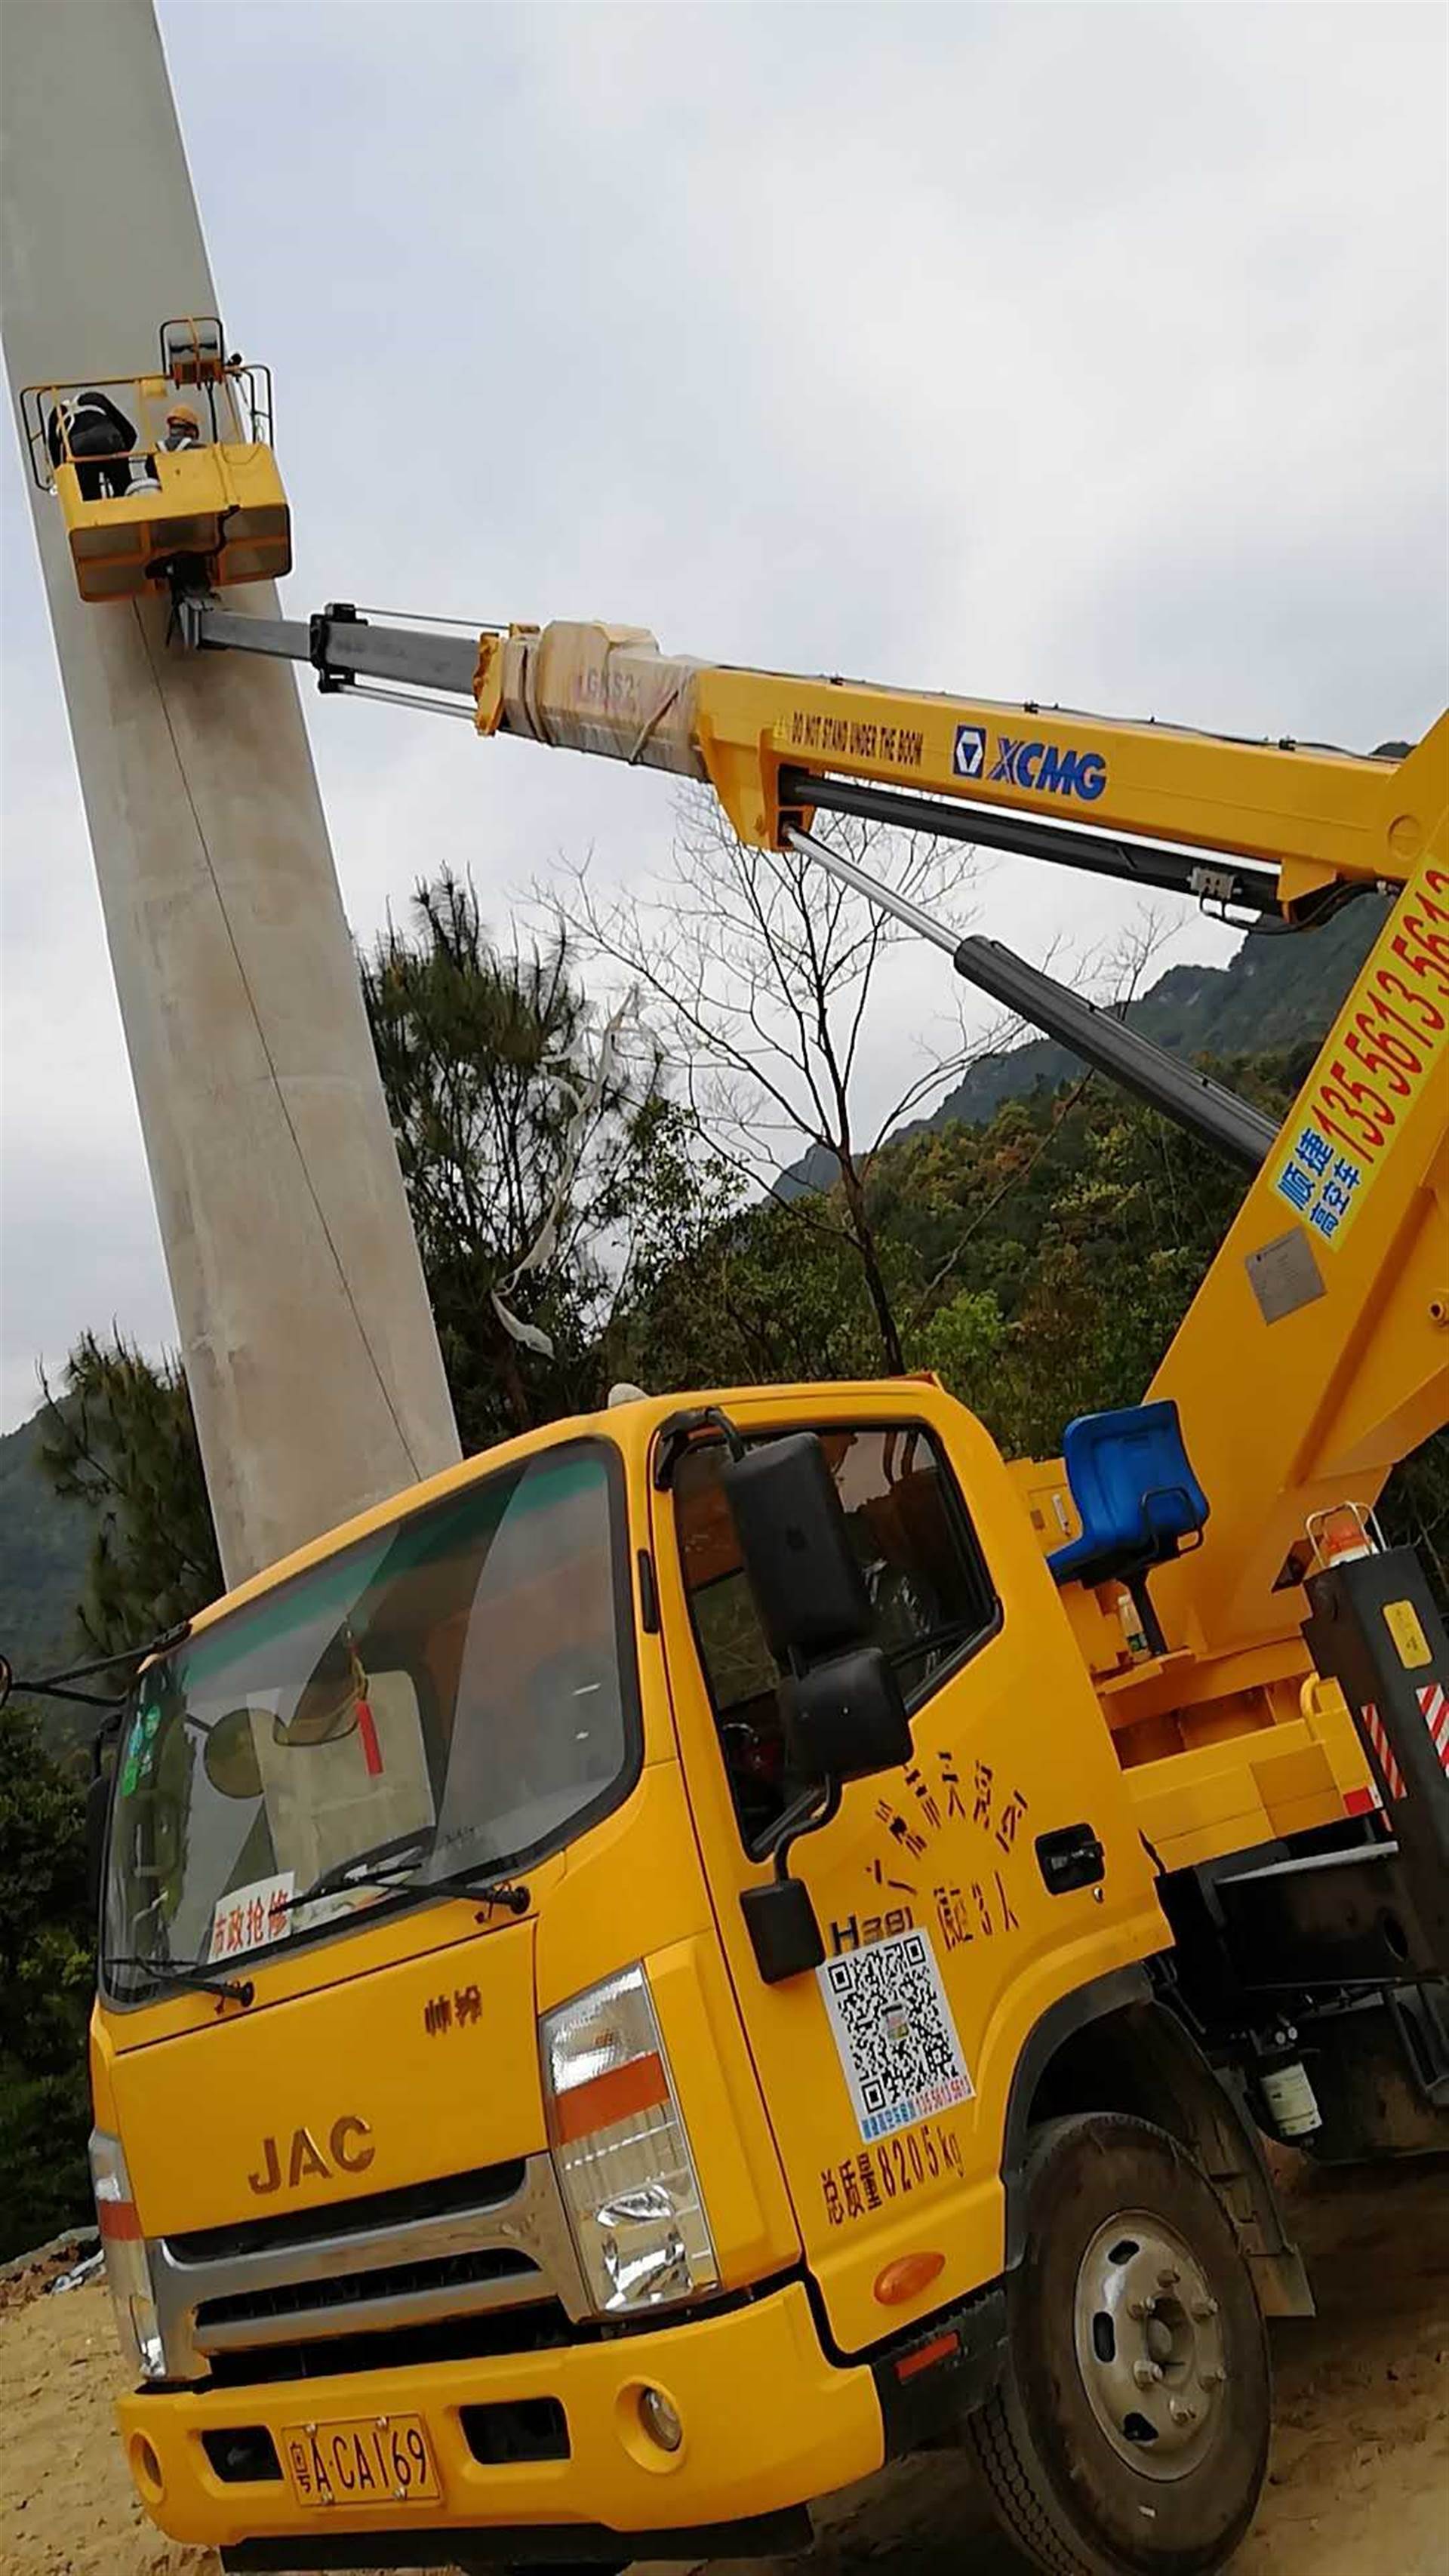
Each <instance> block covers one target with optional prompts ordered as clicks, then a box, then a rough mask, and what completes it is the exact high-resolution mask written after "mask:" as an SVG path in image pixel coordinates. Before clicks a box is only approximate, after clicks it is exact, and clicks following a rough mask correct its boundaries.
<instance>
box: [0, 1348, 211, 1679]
mask: <svg viewBox="0 0 1449 2576" xmlns="http://www.w3.org/2000/svg"><path fill="white" fill-rule="evenodd" d="M45 1396H46V1413H47V1421H48V1429H47V1432H46V1436H45V1438H44V1439H43V1441H42V1444H41V1452H40V1454H41V1460H42V1463H43V1465H44V1466H45V1469H46V1471H47V1473H48V1475H49V1476H50V1479H51V1481H52V1483H53V1485H54V1487H55V1490H56V1492H57V1493H59V1494H62V1495H66V1496H69V1497H71V1498H73V1499H75V1500H77V1501H80V1502H83V1503H85V1504H87V1505H88V1506H89V1507H90V1509H91V1510H92V1511H93V1512H94V1514H95V1516H96V1527H95V1536H94V1539H93V1541H92V1544H91V1555H90V1563H89V1566H88V1569H87V1577H86V1593H85V1599H84V1601H83V1602H82V1603H81V1604H80V1606H79V1609H78V1613H77V1616H78V1624H79V1627H80V1630H81V1632H82V1634H83V1636H84V1637H85V1638H86V1640H87V1641H88V1642H89V1643H90V1644H91V1645H92V1646H93V1647H94V1648H95V1649H96V1650H97V1651H98V1652H100V1653H108V1652H111V1651H113V1650H118V1649H120V1648H122V1647H126V1646H134V1645H138V1644H142V1643H144V1642H145V1640H146V1638H147V1637H149V1636H154V1635H155V1634H157V1632H158V1631H159V1630H161V1629H163V1628H169V1627H172V1626H174V1624H175V1623H176V1621H177V1620H179V1619H185V1618H189V1617H190V1615H191V1614H192V1612H193V1611H196V1610H199V1609H201V1607H202V1606H203V1604H204V1603H205V1602H207V1601H214V1600H215V1598H216V1596H217V1594H218V1592H220V1591H221V1589H222V1577H221V1561H220V1558H219V1557H218V1555H217V1548H216V1534H215V1531H214V1530H213V1528H212V1522H211V1510H210V1506H209V1504H208V1502H207V1499H206V1480H205V1478H204V1476H203V1474H202V1469H201V1453H200V1449H199V1447H198V1445H197V1438H196V1424H195V1420H194V1418H193V1415H192V1411H191V1398H190V1396H189V1394H188V1393H187V1388H186V1375H185V1371H184V1370H183V1368H182V1366H181V1362H180V1360H179V1359H177V1358H175V1357H172V1356H163V1357H162V1358H160V1359H159V1360H152V1359H149V1358H148V1357H147V1356H146V1354H145V1352H143V1351H140V1350H137V1349H136V1348H135V1346H134V1344H132V1343H130V1342H128V1341H126V1339H125V1338H124V1336H123V1335H122V1334H119V1333H118V1334H116V1335H115V1336H114V1338H113V1339H112V1340H111V1341H109V1342H103V1341H102V1340H101V1339H100V1337H99V1335H97V1334H95V1333H83V1334H82V1336H81V1338H80V1340H79V1341H78V1342H77V1344H76V1346H75V1349H74V1350H73V1351H72V1352H71V1355H70V1358H69V1359H68V1361H67V1362H66V1368H65V1385H64V1394H63V1396H62V1397H61V1398H60V1399H59V1400H57V1399H56V1398H55V1397H54V1396H52V1394H51V1392H50V1389H49V1387H48V1386H47V1387H46V1389H45Z"/></svg>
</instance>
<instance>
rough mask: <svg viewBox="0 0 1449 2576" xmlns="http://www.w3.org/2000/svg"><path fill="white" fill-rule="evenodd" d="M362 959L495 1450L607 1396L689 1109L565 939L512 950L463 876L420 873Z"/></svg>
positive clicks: (391, 1085) (400, 1129)
mask: <svg viewBox="0 0 1449 2576" xmlns="http://www.w3.org/2000/svg"><path fill="white" fill-rule="evenodd" d="M361 971H362V988H363V997H364V1000H365V1002H366V1005H367V1014H368V1019H369V1021H370V1023H371V1028H372V1038H373V1044H374V1047H375V1048H376V1051H377V1060H378V1065H379V1068H380V1070H381V1074H382V1081H383V1090H384V1092H385V1094H386V1097H387V1105H388V1113H389V1116H390V1118H391V1121H392V1130H393V1135H394V1137H395V1139H396V1142H397V1149H398V1156H399V1159H400V1162H401V1164H402V1174H403V1182H404V1185H405V1187H406V1190H407V1194H408V1202H409V1205H410V1207H411V1210H412V1217H413V1224H414V1227H415V1229H416V1232H417V1238H418V1249H419V1252H420V1253H421V1256H422V1263H423V1269H424V1272H425V1274H426V1277H427V1282H428V1290H429V1294H430V1296H431V1299H432V1306H433V1313H434V1316H435V1318H436V1320H437V1326H438V1334H439V1339H440V1341H441V1344H442V1351H443V1363H444V1366H445V1368H446V1370H447V1373H448V1382H449V1386H450V1387H451V1390H452V1395H453V1403H454V1407H455V1410H456V1412H457V1416H458V1428H459V1431H460V1433H461V1435H462V1439H463V1445H464V1448H465V1449H470V1450H471V1449H479V1448H483V1447H485V1446H487V1445H488V1443H489V1442H491V1441H495V1440H499V1439H504V1438H507V1437H508V1436H510V1435H511V1434H512V1433H514V1432H518V1431H525V1430H528V1429H530V1428H531V1427H532V1426H533V1424H535V1423H537V1422H543V1421H548V1420H550V1419H551V1418H553V1417H554V1416H556V1415H558V1414H560V1413H568V1412H573V1411H576V1410H578V1409H579V1408H580V1407H582V1406H586V1405H590V1404H593V1403H595V1402H597V1400H598V1398H599V1395H600V1393H601V1388H600V1385H599V1373H600V1358H601V1353H602V1351H603V1350H604V1348H605V1346H606V1345H607V1344H608V1341H609V1335H610V1326H611V1323H612V1319H613V1316H614V1311H615V1308H616V1306H617V1304H618V1302H619V1299H620V1296H621V1293H622V1291H623V1289H624V1286H625V1283H626V1282H627V1281H628V1279H629V1277H630V1276H631V1273H632V1271H633V1267H634V1264H635V1262H636V1261H637V1260H638V1258H639V1256H640V1252H641V1248H642V1247H644V1246H646V1245H648V1244H650V1243H651V1242H653V1241H654V1240H655V1239H656V1237H657V1235H658V1232H659V1229H660V1227H661V1226H662V1225H664V1224H665V1223H666V1222H667V1220H668V1215H669V1211H670V1208H671V1206H672V1205H674V1203H675V1202H677V1200H678V1199H679V1197H680V1195H681V1193H682V1192H684V1190H685V1188H686V1184H687V1179H688V1157H687V1155H686V1154H685V1153H684V1150H683V1141H684V1140H683V1133H682V1126H681V1122H680V1121H679V1118H678V1113H677V1112H675V1111H673V1110H671V1107H670V1104H669V1103H668V1102H667V1100H666V1099H665V1098H664V1096H663V1093H662V1090H661V1084H660V1066H659V1057H658V1053H657V1051H656V1050H655V1049H654V1048H653V1047H652V1046H650V1045H649V1044H648V1043H647V1042H645V1041H642V1040H641V1038H640V1036H639V1033H638V1032H637V1030H634V1031H631V1032H630V1034H629V1037H628V1039H627V1040H626V1039H625V1038H624V1035H623V1033H622V1032H617V1033H616V1032H615V1030H614V1027H613V1024H612V1023H606V1024H604V1025H603V1026H602V1027H601V1026H600V1024H599V1017H598V1014H597V1013H595V1012H594V1011H593V1010H592V1009H591V1007H590V1005H589V1002H588V1000H587V997H586V995H585V994H584V992H583V989H582V987H581V985H580V982H579V980H578V977H577V975H576V974H575V972H574V970H573V964H572V958H571V954H570V949H569V945H568V941H567V937H566V936H565V935H562V934H561V935H560V936H558V937H557V938H556V939H555V940H554V941H553V942H552V943H551V944H550V945H549V946H547V947H545V948H542V949H539V950H535V951H534V952H533V953H531V954H528V955H507V954H503V953H500V952H499V951H498V950H497V949H496V948H495V947H494V946H493V945H492V943H491V942H490V940H489V938H488V935H487V933H486V931H485V929H484V927H483V922H482V917H481V914H480V911H479V907H478V902H477V898H476V896H475V895H474V893H473V891H472V889H471V887H469V886H467V885H465V884H464V883H463V882H462V881H461V880H460V879H459V878H457V877H454V876H452V875H450V874H448V873H446V872H445V873H444V874H443V875H442V876H441V877H439V878H438V879H437V881H436V882H435V883H434V884H432V885H420V886H419V887H418V889H417V892H416V894H415V895H414V898H413V902H412V906H411V914H410V920H409V923H408V925H407V926H406V927H404V928H398V927H397V926H396V925H394V924H389V926H388V928H387V930H386V931H385V932H384V934H383V936H382V938H381V939H380V940H379V941H378V943H377V946H376V948H375V949H374V950H373V952H372V953H371V955H369V956H367V957H364V958H363V959H362V961H361ZM510 1318H511V1319H512V1325H511V1324H510ZM519 1327H521V1328H522V1337H520V1332H519V1330H518V1328H519Z"/></svg>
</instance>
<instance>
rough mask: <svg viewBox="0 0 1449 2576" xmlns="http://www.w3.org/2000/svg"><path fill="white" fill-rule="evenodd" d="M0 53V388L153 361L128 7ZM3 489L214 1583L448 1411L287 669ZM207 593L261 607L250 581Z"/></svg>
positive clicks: (160, 272)
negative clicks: (164, 1283)
mask: <svg viewBox="0 0 1449 2576" xmlns="http://www.w3.org/2000/svg"><path fill="white" fill-rule="evenodd" d="M0 46H3V93H4V98H3V116H4V123H3V158H0V215H3V229H4V270H3V277H4V308H3V309H4V335H5V359H6V367H7V372H8V375H9V379H10V386H11V391H12V396H18V392H19V388H20V387H21V386H22V385H24V384H28V383H35V382H41V383H44V382H47V381H50V382H55V381H65V380H72V381H73V380H74V379H76V378H77V377H90V376H92V375H97V376H117V375H125V374H127V373H131V374H135V373H137V372H143V373H144V372H147V371H149V370H153V369H154V367H155V365H156V363H157V361H156V357H155V351H156V345H157V341H156V334H157V327H158V325H159V324H160V323H161V322H162V321H163V320H164V319H166V318H167V317H168V316H170V315H174V314H187V313H214V312H216V311H217V310H218V305H217V298H216V294H215V290H214V288H213V286H212V282H211V274H210V270H209V268H208V265H207V258H206V250H205V245H204V243H203V241H202V236H201V226H200V221H199V219H198V216H197V211H196V203H195V199H194V198H193V196H192V192H191V182H190V178H189V176H188V173H187V167H186V156H185V153H184V150H183V148H182V142H181V135H180V130H179V128H178V126H177V122H176V111H175V107H174V105H173V102H172V97H171V88H170V83H169V81H168V79H167V74H166V63H165V58H164V56H163V54H162V51H161V40H160V36H159V33H158V31H157V27H156V23H155V19H154V17H153V15H152V10H151V6H150V0H106V5H105V6H104V7H97V6H93V5H85V0H4V7H3V9H0ZM261 336H262V335H261V334H260V333H259V334H258V337H259V338H260V337H261ZM15 408H16V414H17V419H18V412H19V405H18V400H17V402H16V406H15ZM27 480H29V474H28V468H27ZM31 499H32V502H33V504H34V510H35V520H36V529H37V536H38V540H39V546H40V560H41V565H42V569H43V571H44V576H45V585H46V590H47V593H48V596H49V601H50V614H51V621H52V624H53V626H54V630H55V642H56V650H57V653H58V655H59V658H60V670H61V678H62V681H63V683H64V687H65V698H66V706H67V709H68V712H69V716H70V729H71V738H72V740H73V742H74V745H75V756H76V764H77V767H78V769H79V771H80V780H81V789H82V793H83V795H84V798H85V808H86V815H87V819H88V822H89V825H90V834H91V841H92V845H93V848H94V851H95V861H96V872H97V875H98V877H99V880H100V889H101V900H102V905H103V908H104V912H105V922H106V935H107V938H108V940H109V943H110V951H111V961H112V964H113V966H114V969H115V976H116V987H117V991H118V993H119V996H120V1004H121V1016H122V1019H123V1021H124V1024H125V1031H126V1044H127V1047H128V1049H129V1052H130V1059H131V1070H132V1074H133V1076H134V1079H135V1084H136V1096H137V1100H138V1102H139V1105H140V1112H141V1126H142V1130H143V1133H144V1136H145V1140H146V1154H147V1159H148V1161H149V1164H150V1169H151V1182H152V1187H153V1189H154V1191H155V1197H156V1210H157V1215H158V1217H159V1220H160V1226H161V1238H162V1243H163V1245H164V1248H165V1254H166V1266H167V1269H168V1271H169V1273H170V1279H171V1290H172V1295H173V1297H174V1299H175V1302H176V1313H177V1318H178V1321H179V1325H180V1331H181V1344H182V1352H183V1356H184V1359H185V1363H186V1375H187V1380H188V1383H189V1385H190V1388H191V1399H192V1403H193V1406H194V1408H195V1412H196V1420H197V1427H198V1430H199V1432H200V1435H201V1449H202V1456H203V1459H204V1461H205V1466H206V1477H207V1485H208V1489H209V1491H210V1495H211V1507H212V1512H213V1515H214V1517H215V1521H216V1529H217V1536H218V1539H219V1541H220V1545H221V1555H222V1563H223V1565H224V1566H225V1569H226V1574H227V1579H228V1581H229V1582H231V1583H235V1582H238V1581H241V1580H242V1579H244V1578H245V1577H246V1576H247V1575H249V1574H251V1573H254V1572H255V1571H256V1569H257V1568H258V1567H259V1566H262V1565H265V1564H267V1563H269V1562H271V1561H272V1560H273V1559H274V1558H276V1557H277V1556H279V1555H281V1554H283V1553H285V1551H287V1550H288V1549H290V1548H293V1547H296V1546H297V1545H299V1544H300V1543H301V1542H302V1541H303V1540H305V1539H308V1538H310V1537H313V1536H315V1535H316V1533H317V1532H318V1531H319V1530H321V1529H324V1528H327V1527H329V1526H330V1525H331V1524H332V1523H334V1522H336V1521H338V1520H340V1519H342V1518H344V1517H345V1516H346V1515H347V1514H348V1513H351V1512H354V1511H358V1510H361V1509H362V1508H363V1507H364V1506H365V1505H367V1504H369V1503H372V1502H376V1501H378V1500H379V1499H381V1498H382V1497H383V1496H385V1495H387V1494H389V1493H392V1492H394V1491H396V1490H397V1488H398V1487H399V1486H402V1485H405V1484H409V1483H411V1482H412V1481H413V1479H414V1478H416V1477H419V1476H425V1475H431V1474H433V1473H434V1472H436V1470H437V1469H439V1468H442V1467H446V1466H448V1465H450V1464H451V1463H452V1462H453V1461H454V1460H455V1459H456V1458H457V1456H458V1438H457V1432H456V1430H455V1428H454V1424H453V1416H452V1408H451V1405H450V1402H449V1398H448V1391H447V1386H446V1382H445V1380H444V1376H443V1368H442V1361H441V1359H440V1357H439V1352H438V1342H437V1335H436V1333H435V1331H434V1328H433V1320H432V1316H431V1313H430V1311H429V1307H428V1301H427V1293H426V1290H425V1287H424V1284H423V1276H422V1269H421V1265H420V1263H419V1260H418V1254H417V1246H416V1243H415V1241H414V1238H413V1232H412V1227H411V1224H410V1221H409V1217H408V1210H407V1203H406V1200H405V1198H404V1195H403V1188H402V1180H401V1176H400V1174H399V1171H398V1163H397V1154H396V1151H395V1149H394V1146H393V1141H392V1136H391V1133H390V1131H389V1128H388V1123H387V1115H386V1109H385V1106H384V1102H383V1096H382V1088H381V1084H380V1082H379V1080H378V1074H377V1068H376V1064H375V1062H374V1059H373V1054H372V1047H371V1043H370V1040H369V1036H368V1030H367V1021H366V1016H365V1013H364V1011H363V1008H362V1002H361V997H360V994H359V991H358V981H357V973H356V968H355V964H354V960H353V955H352V949H351V942H350V939H349V935H348V929H347V923H346V920H345V918H344V915H343V910H342V901H341V897H340V894H339V892H338V886H337V878H336V874H335V871H334V869H333V864H332V854H331V850H330V848H329V845H328V840H327V827H326V823H325V821H324V819H323V814H322V808H321V803H320V800H319V797H318V793H317V783H316V779H315V777H314V774H313V769H312V759H311V753H310V750H309V747H308V743H307V737H306V734H305V732H304V730H303V726H302V717H301V709H300V706H299V703H298V699H297V693H296V685H295V682H294V680H293V677H292V674H291V671H290V670H289V669H288V668H286V667H285V666H284V665H281V664H278V663H273V662H267V661H263V660H259V659H253V658H252V657H250V656H243V655H241V654H227V655H224V656H223V655H217V656H215V657H209V656H201V655H197V656H191V657H182V656H180V655H178V654H176V653H174V652H170V653H169V652H168V651H167V649H166V644H165V630H166V618H167V608H166V603H164V602H162V601H155V602H152V601H147V602H145V603H141V604H137V603H130V604H117V605H113V606H112V605H107V606H104V607H87V606H85V605H83V603H82V602H81V600H80V598H79V596H78V594H77V592H76V588H75V582H74V579H73V576H72V572H71V568H70V561H69V556H68V553H67V548H66V543H65V537H64V532H63V530H62V526H61V521H60V514H59V509H58V507H57V504H56V503H55V501H54V500H53V499H50V498H48V497H47V496H45V495H44V494H42V493H40V492H39V491H37V490H35V488H34V486H33V484H32V486H31ZM228 604H229V605H230V604H236V605H237V606H239V607H242V608H248V607H249V608H251V609H252V610H253V611H254V612H255V613H256V614H258V615H263V616H275V615H276V614H277V613H278V612H277V604H276V596H275V593H274V592H273V590H272V589H271V588H270V586H266V587H262V586H257V587H255V588H250V589H245V590H234V591H231V592H229V593H228ZM7 856H8V862H9V864H10V865H11V866H12V867H42V866H43V865H44V863H45V861H44V853H43V852H41V851H33V852H25V851H20V850H12V851H10V852H9V853H8V854H7Z"/></svg>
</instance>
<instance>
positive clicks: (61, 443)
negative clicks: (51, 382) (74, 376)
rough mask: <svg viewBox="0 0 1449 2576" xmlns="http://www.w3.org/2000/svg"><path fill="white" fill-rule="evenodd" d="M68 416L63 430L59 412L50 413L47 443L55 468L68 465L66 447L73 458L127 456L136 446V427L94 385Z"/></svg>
mask: <svg viewBox="0 0 1449 2576" xmlns="http://www.w3.org/2000/svg"><path fill="white" fill-rule="evenodd" d="M69 414H70V416H69V419H68V421H67V422H66V423H65V426H64V430H62V424H61V418H60V414H59V412H58V411H57V410H55V409H52V411H51V415H50V420H49V422H48V424H47V427H46V441H45V443H46V445H47V447H48V448H49V449H50V461H51V463H52V465H61V464H63V463H64V462H65V457H66V450H67V447H69V451H70V454H71V455H72V456H125V455H127V454H128V453H129V451H130V450H131V449H132V448H133V447H134V446H135V444H136V431H135V427H134V424H133V423H132V422H131V421H129V420H127V418H126V415H125V413H124V412H123V411H118V410H117V409H116V406H115V404H114V403H113V402H111V401H110V400H109V399H108V397H107V396H106V395H105V394H103V393H99V392H97V390H96V388H95V387H94V385H92V386H91V387H89V388H88V390H87V391H86V392H85V393H82V394H77V395H76V397H75V400H74V401H73V402H72V403H71V405H70V406H69Z"/></svg>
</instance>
